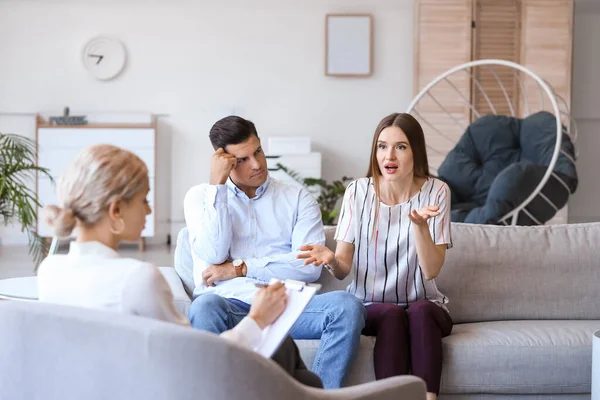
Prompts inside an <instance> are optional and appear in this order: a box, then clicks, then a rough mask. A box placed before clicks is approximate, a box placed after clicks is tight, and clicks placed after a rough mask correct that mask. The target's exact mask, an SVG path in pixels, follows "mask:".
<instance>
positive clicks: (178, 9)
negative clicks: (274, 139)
mask: <svg viewBox="0 0 600 400" xmlns="http://www.w3.org/2000/svg"><path fill="white" fill-rule="evenodd" d="M328 12H368V13H372V14H373V16H374V28H375V32H374V36H375V41H374V48H375V59H374V75H373V76H372V77H370V78H367V79H347V78H346V79H341V78H331V77H326V76H325V75H324V51H325V50H324V20H325V14H326V13H328ZM99 34H108V35H114V36H117V37H119V38H120V39H121V40H122V41H123V42H124V43H125V45H126V47H127V50H128V56H129V64H128V66H127V69H126V70H125V72H124V74H123V75H121V76H120V77H119V78H118V79H116V80H115V81H111V82H98V81H95V80H94V79H92V78H91V77H90V76H88V74H87V72H86V71H85V70H84V68H83V66H82V63H81V50H82V48H83V46H84V44H85V43H86V41H87V40H89V39H90V38H92V37H94V36H96V35H99ZM412 51H413V4H412V1H411V0H370V1H368V2H366V1H359V0H329V1H322V0H246V1H243V0H224V1H208V0H205V1H202V0H198V1H184V0H177V1H175V2H174V3H173V2H167V1H166V0H165V1H159V0H153V1H149V2H143V1H139V0H123V1H119V2H117V1H106V2H103V1H100V0H97V1H94V0H84V1H75V0H71V1H66V0H65V1H58V0H47V1H43V2H42V1H39V2H38V1H30V0H25V1H18V2H17V1H5V0H0V113H7V112H16V113H27V112H29V113H35V112H41V113H53V114H57V113H61V112H62V108H63V107H64V106H67V105H68V106H69V107H70V108H71V112H72V113H81V112H84V113H85V112H114V111H141V112H152V113H158V114H168V116H166V117H163V118H161V127H162V129H161V130H160V133H159V137H160V140H159V145H160V144H164V148H161V149H160V150H159V160H158V163H159V164H158V167H157V169H158V171H159V172H158V173H159V176H161V177H162V178H163V179H161V182H160V183H159V185H162V190H161V188H160V187H159V188H158V191H159V193H158V200H157V201H158V210H157V218H158V225H157V229H158V230H159V232H162V233H161V236H162V237H160V240H162V241H164V239H165V235H166V233H167V232H169V231H170V230H171V224H170V223H169V220H173V221H174V225H173V228H172V231H174V232H176V230H177V229H178V228H179V227H180V226H182V223H183V210H182V203H183V197H184V195H185V192H186V190H187V189H189V188H190V187H191V186H193V185H195V184H197V183H200V182H203V181H206V180H207V179H208V157H209V155H210V154H211V152H212V149H211V147H210V143H209V141H208V130H209V128H210V126H211V125H212V124H213V123H214V122H215V121H216V120H217V119H219V118H221V117H223V116H226V115H228V114H231V113H236V114H239V115H242V116H244V117H247V118H250V119H252V120H253V121H254V122H255V123H256V125H257V128H258V130H259V134H260V135H261V136H262V137H263V140H266V138H267V137H269V136H270V135H290V136H292V135H294V136H296V135H309V136H311V137H312V139H313V143H314V144H313V149H314V150H315V151H320V152H322V153H323V154H324V161H323V174H324V177H325V178H329V179H333V178H339V177H341V176H342V175H344V174H346V175H352V176H360V175H363V174H364V173H365V172H366V167H367V162H368V153H369V146H370V141H371V136H372V133H373V131H374V129H375V126H376V125H377V123H378V122H379V120H380V119H381V118H382V117H383V116H385V115H387V114H388V113H390V112H394V111H403V110H405V109H406V107H407V106H408V104H409V102H410V100H411V98H412V65H413V61H412V60H413V57H412ZM32 121H33V117H32V116H27V115H20V116H13V115H10V116H6V115H4V116H2V115H0V131H3V132H4V131H13V132H18V133H21V134H24V135H27V136H32V137H33V135H34V128H33V127H34V125H33V124H32ZM0 238H1V239H3V240H4V243H10V242H14V241H20V240H22V237H20V236H19V235H15V234H14V231H10V232H7V230H3V231H0Z"/></svg>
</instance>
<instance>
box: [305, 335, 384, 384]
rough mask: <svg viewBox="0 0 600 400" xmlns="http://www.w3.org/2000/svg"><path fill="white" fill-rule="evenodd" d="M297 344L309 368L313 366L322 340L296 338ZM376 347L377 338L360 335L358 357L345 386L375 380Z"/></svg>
mask: <svg viewBox="0 0 600 400" xmlns="http://www.w3.org/2000/svg"><path fill="white" fill-rule="evenodd" d="M295 342H296V345H297V346H298V349H299V350H300V356H301V357H302V361H304V364H306V366H307V367H308V368H312V365H313V362H314V361H315V355H316V354H317V349H318V348H319V343H320V342H321V341H320V340H296V341H295ZM374 347H375V338H374V337H368V336H361V337H360V345H359V347H358V353H357V355H356V359H355V360H354V362H353V363H352V365H351V366H350V370H349V371H348V375H347V377H346V380H345V381H344V386H353V385H359V384H361V383H367V382H372V381H374V380H375V369H374V367H373V348H374Z"/></svg>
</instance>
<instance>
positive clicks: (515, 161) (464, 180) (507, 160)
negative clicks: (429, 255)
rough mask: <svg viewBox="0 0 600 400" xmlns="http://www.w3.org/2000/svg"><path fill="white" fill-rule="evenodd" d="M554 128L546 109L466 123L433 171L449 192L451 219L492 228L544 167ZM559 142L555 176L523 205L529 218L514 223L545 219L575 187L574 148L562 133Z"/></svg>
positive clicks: (553, 144) (551, 150)
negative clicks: (452, 145)
mask: <svg viewBox="0 0 600 400" xmlns="http://www.w3.org/2000/svg"><path fill="white" fill-rule="evenodd" d="M556 130H557V119H556V117H555V116H554V115H553V114H551V113H549V112H546V111H540V112H537V113H534V114H531V115H529V116H528V117H526V118H524V119H519V118H514V117H508V116H504V115H485V116H483V117H481V118H479V119H477V120H476V121H475V122H473V123H472V124H471V125H469V127H468V128H467V130H466V132H465V133H464V135H463V136H462V137H461V139H460V140H459V141H458V143H457V144H456V146H455V147H454V148H453V149H452V150H451V151H450V152H449V153H448V155H447V156H446V158H445V160H444V162H443V163H442V164H441V165H440V167H439V169H438V177H439V178H440V179H442V180H443V181H445V182H446V183H448V185H449V186H450V189H451V193H452V211H453V212H452V221H454V222H466V223H473V224H496V223H498V222H499V219H500V218H501V217H503V216H504V215H506V214H507V213H508V212H510V211H511V210H513V209H514V208H516V207H517V206H518V205H519V204H521V203H522V202H523V201H525V200H526V199H527V198H528V197H529V195H530V194H531V193H532V192H533V190H534V188H535V187H537V185H538V183H539V182H540V180H541V179H542V177H543V176H544V175H545V173H546V169H547V167H548V166H549V165H550V161H551V160H552V156H553V154H554V151H555V148H556ZM561 140H562V142H561V149H560V150H561V152H560V153H558V158H557V162H556V165H555V166H554V169H553V172H554V173H555V175H553V176H552V179H550V180H548V182H546V183H545V185H544V187H543V190H542V191H543V195H544V196H545V198H544V197H541V196H538V197H536V198H535V200H534V201H533V202H531V203H529V205H528V207H527V211H528V212H529V213H530V214H531V216H528V215H526V214H524V213H523V214H520V215H519V217H518V220H517V224H518V225H537V224H543V223H545V222H546V221H548V220H550V219H551V218H552V217H553V216H554V215H555V214H556V211H557V210H559V209H561V208H562V207H563V206H564V205H565V204H566V203H567V201H568V198H569V195H570V194H571V193H574V192H575V190H576V189H577V185H578V178H577V170H576V167H575V164H574V161H573V160H574V159H575V150H574V146H573V143H572V142H571V140H570V138H569V136H568V135H567V134H564V135H562V139H561ZM557 177H558V178H560V180H559V179H557ZM564 185H566V186H567V187H568V190H567V189H566V188H565V186H564ZM547 199H549V200H550V201H551V202H552V204H553V205H554V206H556V208H555V207H554V206H553V205H550V204H549V203H548V202H547ZM469 207H470V208H469Z"/></svg>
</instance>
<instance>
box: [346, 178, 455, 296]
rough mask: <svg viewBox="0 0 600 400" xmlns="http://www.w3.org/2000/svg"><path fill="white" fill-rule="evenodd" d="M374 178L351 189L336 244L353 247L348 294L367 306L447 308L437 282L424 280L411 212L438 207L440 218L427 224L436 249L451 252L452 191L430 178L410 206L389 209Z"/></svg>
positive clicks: (358, 182)
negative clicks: (378, 195) (425, 304)
mask: <svg viewBox="0 0 600 400" xmlns="http://www.w3.org/2000/svg"><path fill="white" fill-rule="evenodd" d="M376 201H377V200H376V196H375V188H374V186H373V182H372V178H361V179H358V180H356V181H354V182H352V183H350V184H349V185H348V188H347V189H346V192H345V194H344V200H343V205H342V210H341V212H340V218H339V222H338V226H337V230H336V233H335V239H336V240H339V241H344V242H347V243H352V244H354V258H353V266H352V268H353V269H352V272H351V273H352V274H353V277H354V279H353V281H352V283H351V284H350V286H348V288H347V291H348V292H350V293H352V294H353V295H355V296H356V297H358V298H359V299H361V300H362V301H363V303H365V304H370V303H394V304H397V305H399V306H404V307H406V306H408V305H410V304H411V303H413V302H415V301H417V300H421V299H425V300H431V301H433V302H435V303H438V304H439V305H442V306H443V305H444V304H446V303H448V298H447V297H446V296H445V295H444V294H443V293H441V292H440V291H439V290H438V288H437V286H436V284H435V281H434V280H433V279H432V280H426V279H425V278H424V277H423V272H422V271H421V265H420V263H419V257H418V255H417V247H416V245H415V238H414V233H413V229H414V228H413V226H412V221H411V220H410V219H409V218H408V215H409V213H410V212H411V210H413V209H416V210H419V209H420V208H422V207H425V206H439V207H440V215H439V216H437V217H434V218H430V219H429V220H428V224H429V231H430V233H431V237H432V239H433V242H434V243H435V244H436V245H441V244H445V245H446V246H447V247H448V248H450V247H452V237H451V233H450V189H449V188H448V185H446V184H445V183H444V182H442V181H441V180H439V179H435V178H429V179H427V180H426V181H425V183H424V184H423V186H422V187H421V190H420V191H419V192H418V193H417V194H415V195H414V196H413V197H412V198H411V199H409V200H408V201H406V202H404V203H401V204H396V205H393V206H388V205H386V204H384V203H382V202H379V215H375V214H376V207H375V205H376Z"/></svg>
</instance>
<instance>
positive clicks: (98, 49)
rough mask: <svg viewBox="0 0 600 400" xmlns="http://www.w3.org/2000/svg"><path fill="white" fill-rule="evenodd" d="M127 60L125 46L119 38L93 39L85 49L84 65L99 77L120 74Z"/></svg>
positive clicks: (103, 77) (110, 76) (103, 78)
mask: <svg viewBox="0 0 600 400" xmlns="http://www.w3.org/2000/svg"><path fill="white" fill-rule="evenodd" d="M126 61H127V54H126V52H125V46H123V44H122V43H121V42H119V41H118V40H117V39H113V38H107V37H99V38H95V39H92V40H90V41H89V42H88V44H87V45H86V46H85V48H84V49H83V65H85V67H86V69H87V70H88V71H89V72H90V73H91V74H92V75H93V76H94V77H96V78H97V79H101V80H108V79H112V78H114V77H116V76H117V75H119V74H120V73H121V72H122V71H123V68H125V63H126Z"/></svg>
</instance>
